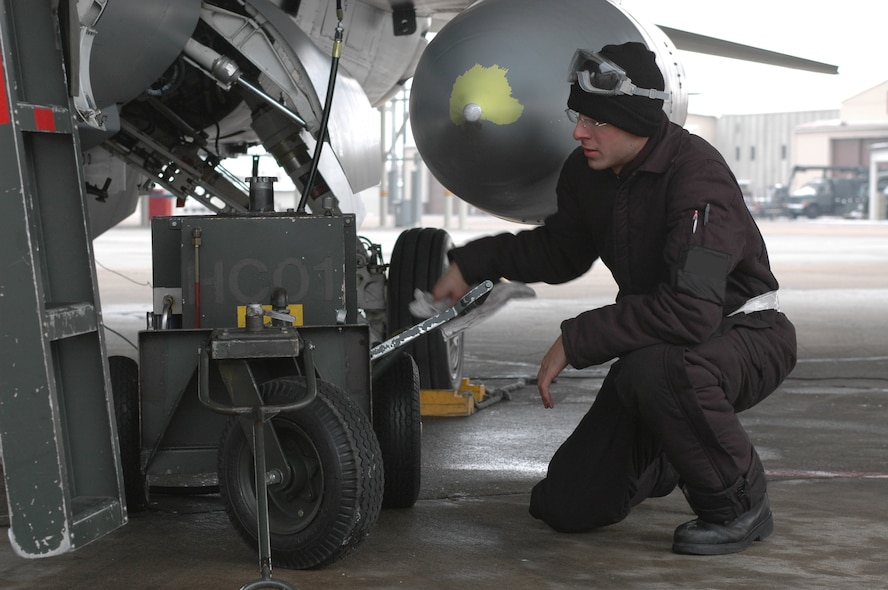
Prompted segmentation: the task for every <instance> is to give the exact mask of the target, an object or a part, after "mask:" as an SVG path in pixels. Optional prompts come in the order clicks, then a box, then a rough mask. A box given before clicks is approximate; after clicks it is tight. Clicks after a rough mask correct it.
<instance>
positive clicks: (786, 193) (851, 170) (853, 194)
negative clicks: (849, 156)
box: [770, 166, 869, 219]
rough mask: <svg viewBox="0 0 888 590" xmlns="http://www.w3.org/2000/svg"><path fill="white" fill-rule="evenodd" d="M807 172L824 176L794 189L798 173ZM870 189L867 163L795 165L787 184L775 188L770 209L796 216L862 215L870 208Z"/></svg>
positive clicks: (812, 217) (811, 217)
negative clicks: (857, 164) (864, 164)
mask: <svg viewBox="0 0 888 590" xmlns="http://www.w3.org/2000/svg"><path fill="white" fill-rule="evenodd" d="M806 172H819V173H820V176H818V177H815V178H812V179H810V180H808V181H806V182H805V183H804V184H802V185H801V186H799V187H798V188H795V189H793V188H792V186H793V182H794V180H795V179H796V176H797V175H798V174H800V173H806ZM868 191H869V170H868V169H867V168H866V167H864V166H795V167H793V169H792V172H791V173H790V176H789V180H788V181H787V183H786V185H784V186H781V187H779V188H777V189H776V190H775V191H774V194H773V196H772V203H771V207H770V210H771V211H772V212H774V213H777V212H782V213H783V214H785V215H788V216H790V217H793V218H796V217H808V218H810V219H814V218H816V217H820V216H821V215H838V216H842V217H858V216H861V215H863V214H864V212H865V211H866V207H867V200H868Z"/></svg>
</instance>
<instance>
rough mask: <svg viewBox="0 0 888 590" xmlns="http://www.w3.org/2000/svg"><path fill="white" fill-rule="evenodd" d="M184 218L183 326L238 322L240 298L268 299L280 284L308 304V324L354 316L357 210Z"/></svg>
mask: <svg viewBox="0 0 888 590" xmlns="http://www.w3.org/2000/svg"><path fill="white" fill-rule="evenodd" d="M179 219H180V220H181V224H182V227H181V230H179V235H180V239H181V243H180V252H181V254H182V260H181V272H182V275H181V286H182V298H183V316H184V317H183V326H185V327H201V328H206V327H214V328H221V327H236V326H237V323H238V321H237V308H238V306H244V305H247V304H249V303H269V301H270V299H271V294H272V291H273V290H274V289H275V288H276V287H283V288H285V289H286V290H287V294H288V297H289V302H290V303H291V304H301V305H302V306H303V313H304V316H303V317H304V323H305V325H331V324H336V323H341V322H343V321H346V322H347V321H349V320H351V321H354V319H355V318H356V313H357V312H356V306H357V302H356V301H353V300H352V299H353V298H350V297H348V296H347V294H350V293H354V292H355V290H354V288H353V285H352V284H350V283H349V281H353V280H354V277H355V271H354V265H355V264H356V262H355V260H356V249H355V247H354V243H355V242H354V235H355V229H354V218H353V217H352V216H349V215H346V216H335V217H334V216H330V217H296V216H290V215H275V216H249V217H223V216H212V217H182V218H179ZM198 236H199V243H198V242H196V239H197V237H198ZM234 237H236V238H237V239H233V238H234ZM196 267H197V268H198V269H199V271H198V272H199V274H200V281H199V285H195V281H194V275H195V268H196ZM198 287H199V288H198Z"/></svg>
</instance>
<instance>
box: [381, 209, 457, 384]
mask: <svg viewBox="0 0 888 590" xmlns="http://www.w3.org/2000/svg"><path fill="white" fill-rule="evenodd" d="M452 247H453V241H452V240H451V239H450V235H449V234H448V233H447V232H446V231H444V230H443V229H439V228H428V227H427V228H412V229H408V230H406V231H404V232H403V233H401V235H400V236H398V240H397V241H396V242H395V247H394V248H393V250H392V257H391V263H390V264H389V277H388V284H387V302H386V319H387V322H386V324H387V326H388V333H389V337H391V336H394V335H395V334H397V333H398V332H400V331H402V330H404V329H406V328H409V327H411V326H413V325H414V324H417V323H418V322H419V321H420V319H418V318H415V317H413V314H411V313H410V309H409V307H408V306H409V305H410V302H411V301H413V299H414V293H413V292H414V291H415V290H416V289H422V290H423V291H431V290H432V288H433V287H434V286H435V283H436V282H438V279H439V278H440V277H441V275H443V274H444V271H446V270H447V267H448V266H449V264H450V263H449V261H448V259H447V251H448V250H450V249H451V248H452ZM463 342H464V341H463V335H462V334H458V335H457V336H454V337H453V338H451V339H449V340H448V339H445V338H444V336H443V335H442V334H441V332H440V331H439V330H436V331H435V332H432V333H431V334H429V335H427V336H424V337H423V338H419V339H418V340H416V341H414V342H413V343H412V344H410V345H408V346H405V347H404V351H405V352H407V353H409V354H410V355H411V356H413V358H414V360H415V361H416V365H417V367H419V381H420V387H421V388H422V389H457V388H458V387H459V382H460V379H461V378H462V363H463Z"/></svg>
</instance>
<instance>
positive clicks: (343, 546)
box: [219, 377, 383, 569]
mask: <svg viewBox="0 0 888 590" xmlns="http://www.w3.org/2000/svg"><path fill="white" fill-rule="evenodd" d="M306 391H307V385H306V382H305V379H304V378H300V377H288V378H283V379H275V380H272V381H268V382H266V383H264V384H263V385H262V386H261V388H260V392H261V394H262V398H263V400H264V401H265V403H266V404H268V405H280V404H286V403H291V402H293V401H296V400H299V399H301V398H302V397H304V395H305V393H306ZM269 424H270V425H271V426H272V427H273V428H274V431H275V433H276V434H277V438H278V440H279V441H280V445H281V448H282V449H283V451H284V455H285V456H286V458H287V462H288V464H289V466H290V468H291V469H292V471H293V477H292V478H291V479H290V481H289V482H287V483H286V484H278V485H274V484H269V486H268V499H269V500H268V519H269V530H270V533H271V556H272V561H273V563H274V565H275V566H278V567H284V568H293V569H307V568H313V567H319V566H323V565H326V564H329V563H332V562H334V561H336V560H338V559H341V558H342V557H345V555H347V554H348V553H350V552H351V551H352V550H353V549H355V548H356V547H357V546H358V545H360V543H361V542H362V541H363V540H364V538H365V537H366V536H367V534H369V532H370V529H371V528H372V527H373V525H374V524H375V523H376V520H377V518H378V517H379V510H380V507H381V505H382V494H383V471H382V465H381V464H380V461H379V457H380V450H379V443H378V442H377V440H376V436H375V435H374V434H373V428H372V426H371V425H370V421H369V420H368V419H367V416H366V414H365V413H364V412H363V411H362V410H361V409H360V408H359V407H358V406H356V405H355V404H354V402H352V401H351V399H349V397H348V396H347V395H346V394H345V393H343V392H342V391H341V390H339V389H338V388H337V387H336V386H334V385H332V384H330V383H327V382H324V381H318V395H317V398H316V399H315V400H314V401H313V402H312V403H311V404H309V405H308V406H307V407H305V408H303V409H301V410H298V411H295V412H282V413H280V414H278V415H276V416H275V417H273V418H272V419H271V420H270V421H269ZM245 427H246V430H245ZM246 432H252V429H251V425H248V424H247V423H246V422H244V423H242V422H241V419H238V418H232V419H231V420H229V422H228V424H227V425H226V427H225V429H224V431H223V433H222V440H221V442H220V444H219V492H220V495H221V496H222V500H223V503H224V504H225V511H226V513H227V514H228V518H229V520H230V521H231V523H232V525H234V528H235V530H236V531H237V533H238V534H239V535H240V536H241V538H242V539H244V541H246V543H247V544H248V545H250V546H251V547H254V548H256V547H257V546H258V542H257V540H256V535H257V528H258V524H257V523H258V519H257V499H256V491H255V490H256V486H255V477H254V468H253V465H254V463H253V452H252V444H251V441H250V438H249V437H248V436H247V435H246V434H245V433H246ZM250 436H252V435H250Z"/></svg>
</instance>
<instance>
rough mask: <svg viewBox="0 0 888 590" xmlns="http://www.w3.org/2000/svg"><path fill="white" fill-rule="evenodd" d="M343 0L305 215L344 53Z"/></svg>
mask: <svg viewBox="0 0 888 590" xmlns="http://www.w3.org/2000/svg"><path fill="white" fill-rule="evenodd" d="M343 16H344V14H343V11H342V0H336V18H337V19H338V20H339V22H338V23H337V24H336V33H335V35H334V38H333V60H332V62H331V63H330V80H329V81H328V82H327V98H326V99H325V101H324V114H323V116H322V118H321V128H320V130H319V131H318V141H317V144H315V151H314V157H313V158H312V161H311V171H310V172H309V174H308V180H307V181H306V182H305V187H303V189H302V197H301V198H300V199H299V206H298V207H297V208H296V213H298V214H299V215H305V206H306V204H307V203H308V197H309V195H311V190H312V188H313V187H314V183H315V177H316V176H317V174H318V166H319V165H320V163H321V148H322V147H323V145H324V138H325V137H326V136H327V126H328V124H329V122H330V110H331V108H332V106H333V90H334V88H335V86H336V72H337V71H338V70H339V57H340V55H342V33H343V28H342V19H343Z"/></svg>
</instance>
